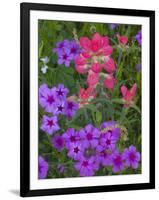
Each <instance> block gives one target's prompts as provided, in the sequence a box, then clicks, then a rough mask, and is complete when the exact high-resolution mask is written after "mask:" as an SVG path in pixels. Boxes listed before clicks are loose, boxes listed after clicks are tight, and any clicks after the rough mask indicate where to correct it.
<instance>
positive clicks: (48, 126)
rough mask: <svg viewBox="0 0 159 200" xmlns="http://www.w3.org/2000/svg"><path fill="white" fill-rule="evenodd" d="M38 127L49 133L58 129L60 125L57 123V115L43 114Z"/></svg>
mask: <svg viewBox="0 0 159 200" xmlns="http://www.w3.org/2000/svg"><path fill="white" fill-rule="evenodd" d="M40 128H41V130H43V131H44V132H46V133H47V134H49V135H51V134H52V133H54V132H56V131H58V130H59V129H60V127H59V125H58V119H57V117H56V116H53V117H48V116H46V115H43V118H42V124H41V127H40Z"/></svg>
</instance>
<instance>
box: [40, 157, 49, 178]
mask: <svg viewBox="0 0 159 200" xmlns="http://www.w3.org/2000/svg"><path fill="white" fill-rule="evenodd" d="M48 169H49V165H48V163H47V162H46V161H45V160H44V158H43V157H42V156H39V157H38V178H39V179H44V178H46V176H47V173H48Z"/></svg>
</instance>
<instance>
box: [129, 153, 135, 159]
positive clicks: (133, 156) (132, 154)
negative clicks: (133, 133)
mask: <svg viewBox="0 0 159 200" xmlns="http://www.w3.org/2000/svg"><path fill="white" fill-rule="evenodd" d="M129 158H130V160H132V161H134V160H135V154H134V153H130V155H129Z"/></svg>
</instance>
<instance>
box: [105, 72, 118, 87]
mask: <svg viewBox="0 0 159 200" xmlns="http://www.w3.org/2000/svg"><path fill="white" fill-rule="evenodd" d="M115 83H116V79H115V78H114V76H113V75H108V76H107V77H106V79H105V80H104V86H105V87H106V88H108V89H110V90H112V89H113V88H114V85H115Z"/></svg>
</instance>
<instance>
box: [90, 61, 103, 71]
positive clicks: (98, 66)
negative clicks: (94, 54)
mask: <svg viewBox="0 0 159 200" xmlns="http://www.w3.org/2000/svg"><path fill="white" fill-rule="evenodd" d="M91 70H92V71H93V72H95V73H99V72H101V71H102V67H101V65H100V64H99V63H94V64H92V67H91Z"/></svg>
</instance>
